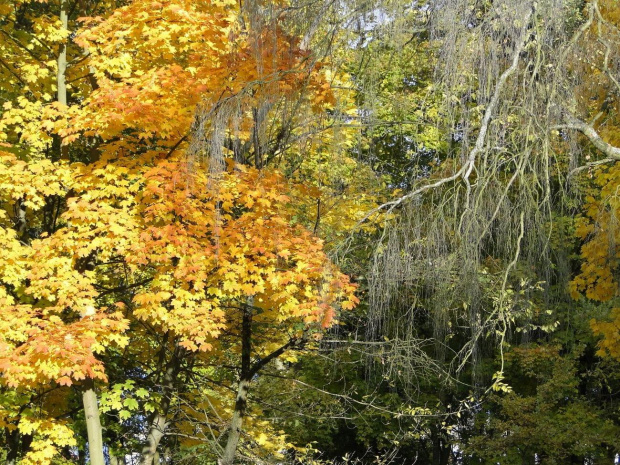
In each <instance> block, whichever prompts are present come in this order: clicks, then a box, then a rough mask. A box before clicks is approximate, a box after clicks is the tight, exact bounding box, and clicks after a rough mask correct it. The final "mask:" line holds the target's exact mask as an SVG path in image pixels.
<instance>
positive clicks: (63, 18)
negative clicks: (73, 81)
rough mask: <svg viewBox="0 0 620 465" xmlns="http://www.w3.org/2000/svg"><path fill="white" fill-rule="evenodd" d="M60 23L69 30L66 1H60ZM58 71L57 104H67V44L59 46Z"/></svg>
mask: <svg viewBox="0 0 620 465" xmlns="http://www.w3.org/2000/svg"><path fill="white" fill-rule="evenodd" d="M60 23H61V24H62V27H63V28H64V29H69V20H68V17H67V0H60ZM57 65H58V66H57V67H58V71H57V73H56V88H57V92H58V94H57V100H58V103H62V104H63V105H66V104H67V83H66V80H65V76H66V73H67V44H66V43H63V44H62V45H61V46H60V53H59V54H58V60H57Z"/></svg>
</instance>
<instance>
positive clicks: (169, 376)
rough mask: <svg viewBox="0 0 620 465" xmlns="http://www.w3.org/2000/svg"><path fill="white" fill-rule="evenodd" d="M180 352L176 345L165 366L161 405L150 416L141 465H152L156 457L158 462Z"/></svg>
mask: <svg viewBox="0 0 620 465" xmlns="http://www.w3.org/2000/svg"><path fill="white" fill-rule="evenodd" d="M164 344H165V343H164ZM164 349H165V347H164ZM180 354H181V348H180V347H178V346H177V347H176V348H175V350H174V352H173V354H172V358H171V359H170V362H169V363H168V366H167V367H166V371H165V373H164V379H163V383H162V391H163V392H162V394H163V395H162V401H161V405H160V406H159V408H158V409H157V411H156V412H155V413H154V414H153V416H152V419H151V424H150V427H149V434H148V436H147V438H146V444H145V445H144V447H143V448H142V459H141V461H140V464H141V465H152V464H153V463H154V462H155V459H156V457H157V462H155V463H158V461H159V459H158V457H159V455H158V454H157V448H158V447H159V443H160V442H161V440H162V438H163V437H164V435H165V434H166V429H167V428H168V423H169V421H168V416H169V414H170V406H171V404H172V394H173V392H174V387H175V385H176V382H177V378H178V375H179V371H180V369H181V359H180Z"/></svg>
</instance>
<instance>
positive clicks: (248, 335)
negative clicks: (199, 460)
mask: <svg viewBox="0 0 620 465" xmlns="http://www.w3.org/2000/svg"><path fill="white" fill-rule="evenodd" d="M251 355H252V308H251V304H250V305H246V306H245V307H244V308H243V320H242V322H241V375H240V377H239V386H238V388H237V398H236V400H235V411H234V413H233V417H232V420H231V422H230V433H229V434H228V440H227V441H226V448H225V449H224V454H223V455H222V458H221V459H220V460H219V465H233V463H234V461H235V455H236V453H237V447H238V445H239V439H240V437H241V429H242V428H243V417H244V416H245V411H246V408H247V405H248V391H249V389H250V382H251V381H252V367H251Z"/></svg>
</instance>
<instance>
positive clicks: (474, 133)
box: [360, 0, 620, 463]
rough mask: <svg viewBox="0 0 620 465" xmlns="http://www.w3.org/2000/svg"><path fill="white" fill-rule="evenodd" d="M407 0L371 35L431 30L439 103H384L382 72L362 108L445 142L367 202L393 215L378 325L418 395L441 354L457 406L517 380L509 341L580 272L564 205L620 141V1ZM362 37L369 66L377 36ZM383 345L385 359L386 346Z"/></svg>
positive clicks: (387, 225) (406, 40)
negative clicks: (509, 374)
mask: <svg viewBox="0 0 620 465" xmlns="http://www.w3.org/2000/svg"><path fill="white" fill-rule="evenodd" d="M408 7H409V8H411V7H410V6H408ZM400 8H401V13H400V14H398V13H396V11H397V7H395V6H394V4H389V5H379V6H376V5H375V6H374V7H373V10H372V11H374V12H375V14H377V11H383V14H382V22H381V24H378V25H376V27H375V28H374V29H373V27H370V26H368V27H367V28H366V29H365V30H364V34H365V36H366V40H369V41H372V40H375V41H379V42H381V41H383V44H385V39H384V37H385V34H376V35H375V36H373V31H378V30H381V31H383V32H385V31H390V32H391V33H392V34H393V35H392V36H390V37H391V38H392V39H391V40H392V41H393V42H396V43H398V42H399V40H400V45H396V47H395V48H396V49H398V50H403V47H404V46H406V45H409V44H411V43H412V41H418V44H420V43H422V42H424V43H425V46H426V47H427V48H426V50H428V52H427V53H429V54H432V55H433V56H434V57H435V58H434V59H433V60H432V61H433V65H434V70H433V74H432V85H429V86H427V87H425V88H424V89H416V92H418V94H417V95H421V94H423V95H424V103H425V104H428V102H433V103H434V105H436V108H435V112H434V113H433V114H431V113H430V112H429V111H424V109H423V108H422V109H420V107H421V106H422V104H417V105H418V106H417V107H416V109H417V110H418V111H417V112H416V111H412V112H410V113H409V114H408V116H409V117H410V119H409V120H403V119H402V117H401V118H395V117H394V113H392V114H391V115H385V114H383V115H382V114H381V113H380V110H379V108H380V107H379V106H378V105H376V102H377V95H380V94H381V92H382V91H384V90H385V87H383V88H382V87H381V85H382V84H383V85H384V83H380V84H379V85H374V84H376V80H375V81H373V79H367V80H365V81H363V82H364V84H365V86H363V87H362V89H361V94H362V95H363V96H364V97H365V98H361V99H360V100H362V101H363V102H364V103H366V104H368V105H367V109H366V112H365V114H364V115H365V118H366V120H365V122H366V123H367V124H368V125H369V127H374V128H376V127H379V126H381V125H384V126H385V125H389V126H390V127H393V128H396V129H394V131H393V132H397V131H400V133H401V137H406V135H409V137H410V138H413V139H415V137H416V136H418V137H419V135H420V133H422V132H424V131H429V129H426V128H428V127H429V126H431V129H432V130H434V131H436V134H438V136H437V138H438V142H436V143H435V144H434V145H432V144H430V143H428V139H426V140H424V141H423V142H422V143H421V144H418V149H417V150H414V153H413V155H412V156H410V157H409V159H410V160H411V159H413V160H417V162H418V164H419V161H420V160H424V157H427V159H426V160H425V162H426V167H425V168H424V169H419V168H417V166H419V165H417V166H416V168H417V169H415V170H414V171H413V172H412V175H411V176H410V177H409V178H408V180H407V182H398V183H396V184H394V185H393V187H394V188H400V189H405V190H404V191H401V193H400V194H398V195H396V197H395V198H394V199H392V200H389V201H387V202H385V203H384V204H382V205H381V206H379V207H378V208H377V209H376V210H374V211H372V212H370V213H369V214H368V216H367V217H366V218H367V219H370V218H376V217H377V216H376V215H383V216H382V217H381V218H382V219H381V221H382V230H381V233H380V237H379V238H378V242H377V248H376V251H375V253H374V256H373V259H372V265H371V273H370V282H369V290H370V308H369V313H368V324H367V327H368V332H367V335H366V337H367V339H368V340H370V341H385V342H384V344H382V345H381V349H380V350H381V351H382V354H385V353H386V351H388V352H390V351H391V354H392V357H390V358H389V360H390V363H389V364H388V370H389V374H390V376H393V378H395V379H398V382H399V383H400V386H401V388H402V389H403V390H404V392H406V393H407V394H406V396H407V397H413V398H415V397H416V395H418V399H419V400H420V399H422V398H423V396H422V397H420V396H419V387H420V378H422V377H424V374H425V371H424V369H423V368H422V367H424V366H434V367H437V366H441V367H442V368H443V373H442V375H440V376H437V375H433V376H434V377H432V378H431V379H432V380H433V381H432V382H434V383H437V384H436V388H437V391H438V397H439V398H440V400H441V402H443V404H444V408H445V409H446V410H450V409H451V410H452V411H456V412H457V413H459V416H460V414H461V413H464V411H466V410H467V407H471V406H476V405H479V404H478V403H477V400H478V399H480V398H481V396H483V395H484V394H485V392H488V391H489V390H490V389H491V387H493V388H495V389H508V388H507V387H506V386H505V385H504V384H503V383H502V376H503V375H502V373H503V367H504V350H505V348H506V346H507V343H508V342H510V341H515V340H517V339H516V337H517V336H516V335H515V334H516V333H515V330H516V329H520V330H521V332H520V333H519V334H520V335H521V336H520V337H521V338H522V340H527V339H528V338H532V337H534V336H535V334H534V333H535V332H536V331H539V332H540V327H539V326H538V327H537V329H536V330H532V331H528V328H533V326H532V325H531V324H530V323H531V322H532V321H533V319H534V317H535V315H536V314H537V313H538V312H539V311H540V310H547V309H549V308H551V306H552V304H553V303H554V302H556V301H558V300H563V301H566V300H567V299H568V295H567V293H566V292H564V291H561V292H559V293H558V292H554V291H552V289H557V288H559V289H562V290H564V289H566V288H567V285H568V281H569V280H570V276H571V268H570V267H571V263H570V261H569V258H568V252H567V251H566V250H562V249H561V248H558V247H554V246H553V244H552V237H553V236H554V234H556V233H557V232H558V230H562V229H563V228H565V227H566V225H565V223H563V222H562V220H561V219H562V217H563V216H571V215H573V214H575V213H576V212H577V211H578V210H577V208H578V207H577V206H578V204H579V199H580V195H581V194H582V192H583V190H582V186H583V184H584V179H583V178H584V175H585V174H588V173H591V170H592V169H593V167H596V166H601V165H602V166H606V165H612V164H613V163H615V162H616V161H617V160H618V159H619V158H618V155H619V154H620V152H618V148H617V146H616V145H614V143H615V141H614V136H613V130H614V128H615V127H616V126H615V121H614V117H613V114H614V108H615V107H617V103H618V97H619V96H620V93H619V90H620V88H619V87H618V82H619V81H618V78H619V76H620V72H619V71H620V69H619V67H618V65H619V63H620V62H619V58H620V55H619V54H618V50H619V48H618V45H619V44H618V40H619V39H620V36H619V35H618V32H619V30H618V27H617V24H618V19H617V17H616V16H617V12H616V10H615V9H614V4H613V2H607V1H602V0H599V1H597V0H594V1H590V2H585V3H584V2H577V1H572V0H557V1H556V0H548V1H547V0H543V1H531V2H513V1H493V2H472V1H467V0H446V1H429V2H426V3H423V4H419V5H416V7H415V8H414V9H415V10H416V11H415V13H416V14H415V15H414V16H407V15H406V14H404V13H402V11H404V7H402V6H401V7H400ZM405 19H409V21H410V22H409V23H408V28H409V29H408V34H406V33H404V32H403V27H402V24H403V21H405ZM362 29H363V28H362ZM379 36H380V37H381V38H379ZM368 37H371V38H370V39H368ZM399 37H400V38H399ZM403 44H405V45H403ZM363 48H364V50H363V53H362V56H364V57H365V58H364V59H366V60H367V63H370V64H366V66H367V68H369V69H370V71H368V73H369V75H372V62H373V57H368V56H367V55H368V53H369V51H370V50H371V47H370V46H369V45H364V47H363ZM375 50H378V51H379V53H384V54H386V53H387V54H390V53H393V51H391V50H390V48H389V47H386V46H383V48H382V47H381V46H379V47H376V48H375ZM425 64H426V63H425ZM421 68H423V67H421ZM363 69H364V67H363V66H360V70H362V71H360V76H361V75H363ZM421 76H422V72H421V71H418V73H417V75H416V74H415V72H414V74H413V76H412V77H411V78H409V80H410V81H411V80H413V81H416V80H418V81H420V80H422V79H423V77H421ZM379 98H380V97H379ZM435 102H436V103H435ZM414 106H415V105H414ZM427 110H428V109H427ZM373 117H374V118H375V119H374V120H373ZM390 118H391V119H390ZM402 134H405V136H402ZM424 144H426V146H425V145H424ZM420 146H421V148H420ZM425 147H426V150H424V148H425ZM371 152H372V150H370V149H369V151H368V153H369V154H370V155H371V156H372V154H371ZM429 157H430V158H431V161H430V162H428V161H427V160H428V158H429ZM401 179H402V177H401ZM586 181H587V179H586ZM423 341H426V342H423ZM495 353H499V357H498V360H497V364H496V365H494V366H492V367H489V366H485V364H484V363H483V361H484V360H483V359H484V358H485V354H486V355H487V356H486V359H487V360H488V359H489V358H491V359H492V358H493V354H495ZM373 359H374V360H381V361H382V363H381V364H379V366H377V368H379V369H380V370H385V363H384V360H385V357H383V356H381V357H379V356H377V354H375V356H374V357H373ZM487 365H488V363H487ZM493 373H494V375H493V377H492V379H491V375H492V374H493ZM427 380H428V378H427ZM463 383H464V384H463ZM463 385H465V386H466V388H465V389H462V388H461V391H462V392H461V398H460V399H454V398H453V396H452V394H451V393H454V392H455V390H456V389H457V387H456V386H463ZM470 394H473V395H471V397H470ZM442 398H443V399H442ZM465 398H467V402H463V400H464V399H465ZM459 400H460V401H461V402H459ZM446 404H452V406H451V407H448V406H447V405H446ZM464 409H465V410H464ZM455 421H457V420H456V419H455ZM460 422H461V423H462V424H463V423H467V420H460ZM431 435H432V431H431ZM444 439H445V435H444ZM444 442H445V441H444ZM433 447H434V446H433ZM435 455H436V454H433V460H434V463H440V461H436V462H435V460H437V459H436V457H435ZM440 455H441V454H440ZM442 457H443V458H442V459H441V461H442V462H444V461H445V460H448V459H447V458H446V457H445V454H443V455H442Z"/></svg>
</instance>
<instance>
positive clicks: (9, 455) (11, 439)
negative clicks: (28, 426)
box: [4, 428, 19, 465]
mask: <svg viewBox="0 0 620 465" xmlns="http://www.w3.org/2000/svg"><path fill="white" fill-rule="evenodd" d="M4 431H5V434H6V445H7V451H6V463H7V465H15V464H16V463H17V457H18V455H19V454H18V451H19V430H18V429H14V430H9V429H8V428H5V429H4Z"/></svg>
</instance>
